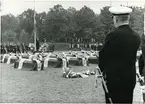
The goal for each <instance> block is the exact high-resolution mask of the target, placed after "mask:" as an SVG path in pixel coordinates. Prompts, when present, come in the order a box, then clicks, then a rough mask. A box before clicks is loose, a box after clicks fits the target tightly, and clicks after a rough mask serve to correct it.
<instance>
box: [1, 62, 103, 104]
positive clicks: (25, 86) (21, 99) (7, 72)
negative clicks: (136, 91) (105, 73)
mask: <svg viewBox="0 0 145 104" xmlns="http://www.w3.org/2000/svg"><path fill="white" fill-rule="evenodd" d="M11 66H12V65H7V64H2V63H1V64H0V67H1V68H0V71H1V76H0V78H1V79H0V82H1V88H0V89H1V90H0V91H1V92H0V93H1V97H0V98H1V99H0V101H1V102H2V103H104V102H105V98H104V97H105V96H104V91H103V89H102V86H101V81H100V80H99V81H98V85H99V86H98V88H95V77H94V75H92V76H90V77H88V78H69V79H67V78H63V77H62V71H61V68H47V69H45V70H44V71H40V72H39V71H25V70H18V69H13V68H12V67H11ZM95 67H96V65H91V66H89V67H75V66H74V67H73V70H74V71H75V72H77V71H81V70H87V69H90V70H94V68H95Z"/></svg>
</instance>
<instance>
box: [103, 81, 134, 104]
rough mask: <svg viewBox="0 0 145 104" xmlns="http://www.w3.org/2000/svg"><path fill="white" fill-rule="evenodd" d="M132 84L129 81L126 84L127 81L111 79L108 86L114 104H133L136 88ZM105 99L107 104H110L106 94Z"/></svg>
mask: <svg viewBox="0 0 145 104" xmlns="http://www.w3.org/2000/svg"><path fill="white" fill-rule="evenodd" d="M130 82H131V81H130ZM130 82H129V81H128V82H126V81H125V80H121V81H120V80H119V79H117V80H115V79H111V80H109V81H108V82H107V84H106V85H107V88H108V91H109V96H110V97H111V99H112V102H113V104H115V103H120V104H122V103H126V104H132V100H133V90H134V87H133V86H132V83H130ZM105 97H106V103H110V101H109V100H108V95H107V94H106V93H105Z"/></svg>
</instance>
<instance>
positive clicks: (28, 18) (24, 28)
mask: <svg viewBox="0 0 145 104" xmlns="http://www.w3.org/2000/svg"><path fill="white" fill-rule="evenodd" d="M131 8H132V9H133V12H132V13H131V19H130V22H131V27H132V28H133V29H134V30H135V31H136V32H138V33H139V34H140V35H142V34H143V9H142V8H139V7H131ZM108 9H109V7H108V6H106V7H104V8H103V9H101V13H100V14H95V13H94V11H93V10H92V9H91V8H89V7H87V6H84V7H82V8H81V9H80V10H76V9H75V8H74V7H69V8H68V9H64V8H63V7H62V6H61V5H54V7H53V8H50V10H49V11H48V13H45V12H42V13H36V17H35V19H36V28H37V29H36V32H37V37H39V40H40V41H41V42H44V41H45V40H46V41H47V42H69V43H70V42H93V41H94V42H103V40H104V38H105V36H106V35H107V34H108V33H109V32H110V31H111V30H113V28H114V26H113V21H112V19H111V14H110V12H109V11H108ZM33 31H34V10H32V9H28V10H27V11H24V12H23V13H21V14H20V15H18V16H17V17H15V16H13V15H12V14H8V15H3V16H2V42H21V43H29V42H33V41H34V39H33V35H34V33H33Z"/></svg>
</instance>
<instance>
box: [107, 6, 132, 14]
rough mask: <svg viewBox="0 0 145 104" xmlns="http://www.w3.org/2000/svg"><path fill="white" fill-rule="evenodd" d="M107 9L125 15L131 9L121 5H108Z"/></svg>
mask: <svg viewBox="0 0 145 104" xmlns="http://www.w3.org/2000/svg"><path fill="white" fill-rule="evenodd" d="M109 11H110V12H111V13H112V14H113V15H127V14H130V13H131V12H132V9H131V8H128V7H123V6H117V7H115V6H114V7H110V8H109Z"/></svg>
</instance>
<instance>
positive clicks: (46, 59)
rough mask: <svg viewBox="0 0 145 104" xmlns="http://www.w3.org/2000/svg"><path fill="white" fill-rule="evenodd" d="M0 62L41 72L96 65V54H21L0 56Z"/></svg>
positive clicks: (85, 52)
mask: <svg viewBox="0 0 145 104" xmlns="http://www.w3.org/2000/svg"><path fill="white" fill-rule="evenodd" d="M1 62H2V63H6V64H13V65H14V68H18V69H22V68H29V69H34V67H37V68H36V69H37V70H42V69H43V68H47V67H68V66H69V65H76V66H87V65H89V64H97V63H98V52H90V51H88V52H87V51H83V52H82V51H78V52H53V53H34V54H32V53H27V54H26V53H22V54H14V53H13V54H12V53H9V54H4V55H1Z"/></svg>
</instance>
